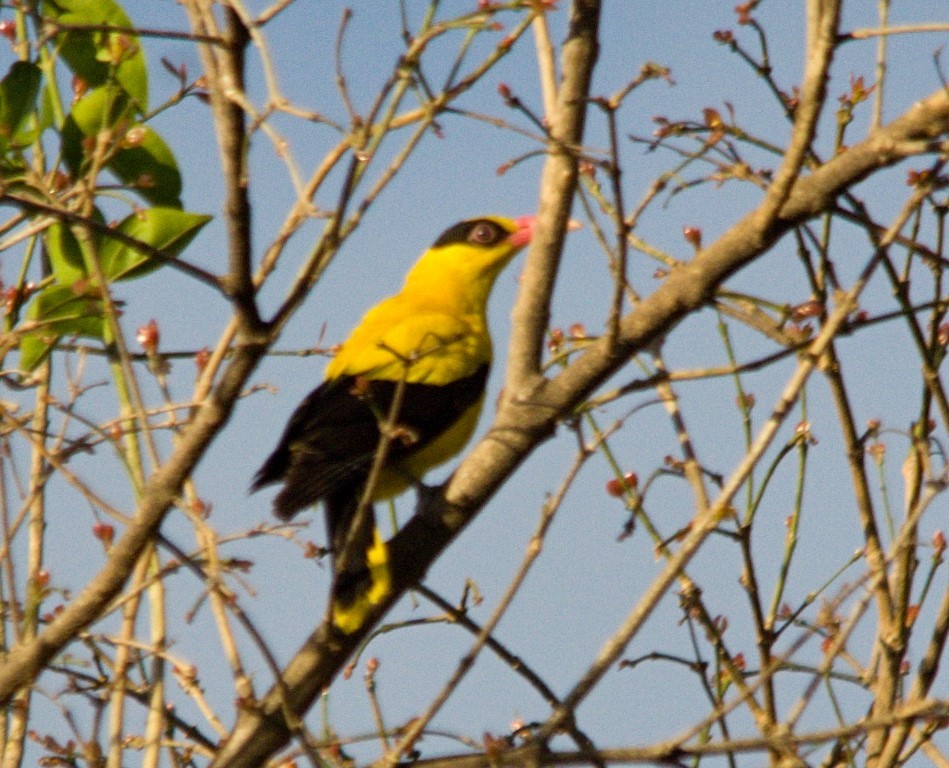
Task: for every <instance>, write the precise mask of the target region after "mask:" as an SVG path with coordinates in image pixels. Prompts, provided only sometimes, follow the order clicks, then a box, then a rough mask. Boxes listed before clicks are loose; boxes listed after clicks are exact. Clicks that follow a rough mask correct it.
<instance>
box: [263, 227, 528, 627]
mask: <svg viewBox="0 0 949 768" xmlns="http://www.w3.org/2000/svg"><path fill="white" fill-rule="evenodd" d="M533 228H534V217H532V216H525V217H522V218H519V219H507V218H502V217H499V216H486V217H484V218H480V219H472V220H470V221H463V222H461V223H460V224H456V225H455V226H453V227H451V228H449V229H447V230H446V231H445V232H443V233H442V234H441V236H440V237H439V238H438V239H437V240H436V241H435V244H434V245H433V246H432V247H431V248H429V249H428V250H427V251H425V253H424V254H422V256H421V258H420V259H419V260H418V262H417V263H416V265H415V266H414V267H413V268H412V269H411V271H410V272H409V273H408V275H407V276H406V278H405V284H404V285H403V286H402V290H401V291H399V293H397V294H395V295H394V296H390V297H389V298H387V299H385V300H383V301H382V302H380V303H379V304H377V305H376V306H375V307H373V308H372V309H370V310H369V311H368V312H367V313H366V315H365V316H364V317H363V319H362V321H361V322H360V323H359V325H357V326H356V328H355V329H354V330H353V332H352V333H351V334H350V336H349V338H348V339H346V341H344V342H343V344H342V346H341V347H340V348H339V351H338V352H337V354H336V356H335V357H334V358H333V360H332V361H331V362H330V364H329V366H328V367H327V369H326V377H325V381H324V382H323V384H321V385H320V386H319V387H318V388H317V389H315V390H314V391H313V392H311V393H310V394H309V395H308V396H307V397H306V398H305V399H304V400H303V402H302V403H300V405H299V406H298V407H297V409H296V411H295V412H294V413H293V415H292V416H291V417H290V421H289V423H288V424H287V427H286V429H285V430H284V433H283V436H282V437H281V438H280V442H279V443H278V445H277V448H276V449H275V450H274V452H273V453H272V454H271V455H270V457H269V458H268V459H267V461H266V462H265V463H264V465H263V466H262V467H261V468H260V470H259V471H258V472H257V475H256V476H255V478H254V483H253V490H257V489H259V488H261V487H263V486H265V485H269V484H270V483H277V482H282V483H283V488H282V489H281V490H280V492H279V493H278V494H277V496H276V499H275V500H274V513H275V514H276V515H277V517H279V518H281V519H283V520H288V519H290V518H291V517H293V516H294V515H295V514H296V513H297V512H299V511H300V510H301V509H304V508H306V507H309V506H313V505H315V504H317V503H318V502H320V501H322V502H323V504H324V506H325V510H326V527H327V535H328V538H329V545H330V547H331V549H332V551H333V555H334V559H335V563H334V571H335V577H334V584H333V589H332V596H331V602H332V615H333V622H334V624H335V625H336V627H337V628H338V629H340V630H341V631H342V632H344V633H347V634H349V633H351V632H354V631H356V630H357V629H358V628H359V627H360V626H362V624H363V623H364V621H365V616H366V613H367V611H368V610H369V609H370V608H371V607H372V606H373V605H375V604H377V603H378V602H379V601H380V600H382V599H383V598H384V597H385V596H386V595H387V594H388V593H389V591H390V589H391V576H390V573H389V567H388V553H387V549H386V546H385V543H384V542H383V540H382V538H381V537H380V535H379V533H378V531H377V530H376V528H375V519H374V515H373V511H372V508H371V507H369V508H368V509H366V510H359V506H360V501H361V499H362V498H363V496H364V495H366V494H367V492H368V498H369V500H370V501H376V500H380V499H387V498H391V497H392V496H395V495H397V494H399V493H401V492H402V491H404V490H405V489H406V488H408V487H409V486H411V485H415V484H418V483H420V482H421V479H422V477H423V476H424V475H425V473H426V472H427V471H428V470H429V469H431V468H432V467H435V466H437V465H439V464H441V463H443V462H445V461H447V460H448V459H450V458H451V457H452V456H454V455H455V454H457V453H458V452H459V451H460V450H461V449H462V448H463V447H464V446H465V444H466V443H467V442H468V440H469V438H470V437H471V434H472V432H473V431H474V428H475V425H476V424H477V421H478V416H479V414H480V412H481V405H482V402H483V400H484V391H485V384H486V382H487V378H488V371H489V369H490V366H491V358H492V351H491V336H490V334H489V332H488V325H487V318H486V316H485V313H486V308H487V302H488V296H489V295H490V293H491V289H492V288H493V286H494V282H495V279H496V278H497V276H498V275H499V274H500V272H501V270H502V269H504V267H505V266H507V264H508V262H510V261H511V259H512V258H513V257H514V256H515V255H516V254H517V253H518V251H520V250H521V249H522V248H523V247H524V246H525V245H527V243H529V242H530V239H531V236H532V235H533ZM393 404H395V406H396V407H395V408H393ZM383 435H386V437H385V439H383V437H382V436H383ZM380 450H381V451H383V452H384V453H383V454H382V455H383V457H384V458H383V459H382V461H381V463H380V464H379V466H378V467H377V471H376V473H375V476H374V477H373V483H372V487H371V488H367V483H368V482H369V481H370V475H372V474H373V472H372V470H373V465H374V463H378V462H376V457H377V455H380V454H379V452H380ZM357 512H359V514H358V515H357Z"/></svg>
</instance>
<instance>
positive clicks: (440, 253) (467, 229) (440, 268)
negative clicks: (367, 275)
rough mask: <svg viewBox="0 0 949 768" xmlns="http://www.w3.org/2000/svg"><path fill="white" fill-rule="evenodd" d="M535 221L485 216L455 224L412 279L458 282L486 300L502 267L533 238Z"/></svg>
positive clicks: (436, 244)
mask: <svg viewBox="0 0 949 768" xmlns="http://www.w3.org/2000/svg"><path fill="white" fill-rule="evenodd" d="M534 221H535V217H533V216H521V217H520V218H517V219H508V218H504V217H503V216H483V217H481V218H478V219H469V220H468V221H462V222H460V223H458V224H455V225H454V226H453V227H449V228H448V229H446V230H445V231H444V232H442V234H441V235H439V237H438V239H437V240H435V242H434V244H433V245H432V247H431V248H429V249H428V250H427V251H426V252H425V254H424V255H423V256H422V258H421V259H419V261H418V263H417V264H416V265H415V267H414V268H413V269H412V271H411V272H410V273H409V277H408V280H409V281H410V282H414V283H416V284H419V283H427V284H429V285H435V284H438V283H443V284H444V283H445V282H446V281H457V282H458V283H460V284H462V285H465V286H467V288H466V290H467V291H472V292H474V293H478V294H480V296H479V298H481V297H482V296H483V298H485V299H486V298H487V294H488V293H489V292H490V290H491V287H492V285H493V284H494V280H495V278H496V277H497V276H498V275H499V274H500V272H501V270H502V269H504V267H505V266H507V264H508V262H510V261H511V259H513V258H514V256H515V255H516V254H517V252H518V251H520V250H521V249H522V248H523V247H524V246H525V245H527V244H528V243H529V242H530V241H531V237H532V236H533V234H534ZM446 287H447V286H446ZM479 289H480V290H479Z"/></svg>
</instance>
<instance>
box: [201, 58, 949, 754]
mask: <svg viewBox="0 0 949 768" xmlns="http://www.w3.org/2000/svg"><path fill="white" fill-rule="evenodd" d="M565 79H566V75H565ZM581 125H582V123H581ZM947 136H949V94H947V93H946V92H945V91H938V92H936V93H934V94H933V95H931V96H930V97H928V98H926V99H924V100H922V101H920V102H918V103H917V104H916V105H914V106H913V107H912V108H911V109H910V110H909V111H908V112H907V113H906V114H905V115H903V116H902V117H900V118H899V119H897V120H895V121H894V122H893V123H890V124H889V125H887V126H885V127H883V128H881V129H879V130H877V131H874V132H873V133H872V134H871V135H870V136H869V137H868V138H867V139H866V140H864V141H863V142H860V143H859V144H857V145H855V146H853V147H852V148H850V149H848V150H847V151H846V152H845V153H843V154H841V155H838V156H837V157H835V158H833V159H832V160H830V161H829V162H827V163H826V164H825V165H823V166H822V167H820V168H818V169H817V170H815V171H814V172H813V173H811V174H810V175H807V176H805V177H802V178H799V179H798V180H797V181H796V182H795V183H794V184H793V186H792V187H791V190H790V193H789V194H788V196H787V199H786V202H785V203H784V205H783V206H782V207H781V209H780V212H779V214H778V215H777V216H772V217H762V216H761V215H760V213H759V211H758V210H756V211H753V212H752V213H750V214H748V215H747V216H745V217H744V218H743V219H741V220H740V221H739V222H738V223H736V224H735V225H734V226H733V227H732V228H731V229H729V231H728V232H726V233H725V234H724V235H723V236H722V237H721V238H720V239H719V240H717V241H716V242H714V243H712V244H711V245H709V246H708V247H707V248H705V249H703V250H702V251H701V252H699V253H698V254H696V256H695V258H694V260H693V261H692V262H691V263H690V264H688V265H685V266H682V267H680V268H677V269H674V270H673V271H672V273H671V274H670V276H669V278H668V279H667V280H666V282H665V283H664V284H663V285H662V286H660V287H659V288H658V289H657V290H656V291H655V293H653V294H652V295H651V296H649V297H647V298H645V299H644V300H643V301H642V303H641V304H640V305H639V306H638V307H637V308H636V309H635V310H634V311H633V312H631V313H629V314H628V315H627V316H626V317H624V318H623V320H622V322H621V324H620V329H619V330H620V333H619V337H618V339H616V340H607V339H603V340H601V341H599V342H596V343H593V344H592V345H591V346H590V347H589V349H588V350H587V351H586V352H584V353H583V354H582V355H581V356H580V357H578V358H577V359H576V360H575V361H574V362H572V363H571V364H570V365H569V367H567V368H566V369H565V370H564V371H563V372H562V373H561V374H560V375H558V376H557V377H556V378H554V379H550V380H545V379H540V380H539V381H538V382H537V384H536V385H534V386H531V387H530V391H529V396H524V395H523V393H518V395H517V396H508V397H507V398H505V400H504V401H503V403H502V405H501V408H500V410H499V412H498V415H497V418H496V420H495V422H494V425H493V426H492V428H491V430H490V431H489V433H488V434H487V435H486V436H485V437H484V438H483V439H482V440H481V441H480V442H479V443H478V444H477V445H476V446H475V447H474V449H473V450H472V451H471V453H470V454H469V455H468V456H467V457H466V459H465V460H464V461H463V462H462V464H461V465H460V466H459V468H458V471H457V472H456V473H455V474H454V475H453V477H452V479H451V480H450V481H449V483H448V484H447V485H446V487H445V488H444V499H443V500H435V501H434V502H431V501H430V502H429V503H428V504H427V505H426V508H424V509H422V510H421V511H420V514H418V515H416V516H415V517H414V518H413V519H412V520H410V521H409V522H408V524H407V525H406V526H405V527H404V528H403V529H402V530H401V531H400V532H399V533H398V535H397V536H396V537H395V538H394V539H393V540H392V542H391V544H390V554H391V557H392V567H393V571H394V584H393V592H392V594H391V595H390V596H389V597H388V598H387V599H386V600H385V601H384V603H382V604H381V605H379V606H377V608H376V611H375V612H374V614H373V616H372V620H371V621H370V622H369V623H368V624H367V625H366V626H365V627H364V628H363V629H362V630H360V631H359V632H356V633H354V634H352V635H349V636H340V635H338V634H336V633H334V632H333V631H332V630H331V628H330V627H328V626H326V625H323V626H320V627H319V628H317V630H316V631H315V632H314V633H313V634H312V635H311V636H310V637H309V638H308V639H307V640H306V642H305V643H304V645H303V647H302V648H301V649H300V651H299V652H298V653H297V654H296V656H295V657H294V658H293V659H292V660H291V662H290V663H289V665H288V666H287V668H286V671H285V674H284V677H283V681H282V685H280V686H275V687H274V688H273V689H271V691H270V692H269V693H268V694H267V695H266V696H265V697H264V698H263V699H262V700H261V701H260V702H259V703H258V706H257V707H255V708H253V709H247V710H245V711H244V712H243V713H242V715H241V717H240V719H239V721H238V723H237V725H236V726H235V728H234V730H233V732H232V733H231V735H230V737H229V738H228V740H227V743H226V744H225V745H224V746H223V747H222V750H221V752H220V753H219V754H218V756H217V758H216V759H215V761H214V762H213V763H212V765H213V766H214V768H223V767H224V766H227V768H239V767H240V768H251V766H257V765H260V764H261V762H262V761H263V760H265V759H266V758H267V757H268V756H269V755H271V754H273V753H274V752H275V751H276V750H277V749H279V748H280V747H282V746H283V745H284V744H285V743H286V741H287V739H288V738H289V737H290V735H291V732H290V729H289V727H288V725H287V722H286V718H285V715H284V712H285V711H286V712H289V713H292V715H293V716H298V715H301V714H303V713H304V712H305V711H306V710H307V709H308V707H309V706H310V704H311V703H312V702H313V701H314V699H315V698H316V696H318V695H319V693H320V692H321V691H322V690H323V689H324V688H325V687H326V686H327V685H328V684H329V683H330V682H331V681H332V680H333V678H334V677H335V676H336V675H337V674H338V673H339V671H340V670H341V669H342V668H343V666H344V665H345V663H346V661H347V659H348V658H349V656H350V655H351V653H352V652H353V651H354V650H355V648H356V647H357V646H358V645H359V644H360V643H361V642H362V640H363V639H364V637H365V635H366V634H367V633H368V632H369V631H370V630H371V627H372V624H374V623H375V620H378V619H379V618H381V617H382V616H383V615H384V614H385V613H386V611H388V610H389V608H391V607H392V606H393V605H394V604H395V602H396V601H397V600H398V599H399V598H400V597H401V596H402V594H403V593H404V592H405V591H406V590H407V589H409V588H411V586H412V585H413V584H415V583H417V582H418V581H420V580H421V579H422V578H423V577H424V575H425V572H426V571H427V570H428V568H429V566H430V565H431V564H432V563H433V562H434V561H435V560H436V558H437V557H438V556H439V555H440V554H441V552H442V551H443V550H444V549H445V547H447V546H448V544H449V543H450V542H451V541H452V539H454V537H455V536H457V535H458V533H460V531H461V530H462V529H463V528H464V527H465V526H466V525H467V524H468V523H469V522H471V521H472V520H473V519H474V517H475V516H476V515H477V514H478V512H479V511H480V510H481V508H482V507H483V506H484V505H485V504H486V503H487V501H488V500H489V499H490V498H491V497H492V496H493V494H494V493H495V492H496V491H497V490H498V488H499V487H500V486H501V485H502V484H503V483H504V481H506V480H507V478H508V477H510V475H511V474H512V473H513V472H514V471H515V470H516V469H517V467H518V466H519V465H520V463H521V462H522V461H523V460H524V459H525V458H526V457H527V456H528V455H529V454H530V452H531V451H532V450H533V449H534V448H535V447H537V445H538V444H540V443H541V442H542V441H543V440H545V439H546V438H548V437H550V436H551V435H552V434H553V433H554V430H555V428H556V425H557V422H558V421H559V420H560V419H562V418H563V417H564V416H565V415H567V414H569V413H570V412H571V411H572V410H573V409H574V408H575V407H576V406H577V405H579V404H580V403H582V402H583V400H584V399H585V398H586V397H588V396H589V395H590V394H591V393H592V392H593V391H594V390H595V389H596V388H597V387H598V386H600V385H601V384H602V383H603V382H605V381H606V380H607V379H608V378H609V377H610V376H612V375H613V374H614V373H615V372H616V371H617V370H619V368H620V367H622V366H623V365H624V364H625V363H626V362H627V361H628V360H629V358H630V357H631V356H632V355H634V354H636V353H637V352H638V351H640V350H642V349H644V348H646V347H648V346H649V344H650V343H651V342H652V341H654V340H655V339H657V338H659V337H660V336H662V335H664V334H667V333H668V332H669V331H670V330H671V329H672V328H673V327H675V325H676V324H677V323H678V322H679V321H681V320H682V319H683V318H685V317H686V316H687V315H688V314H689V313H691V312H694V311H696V310H698V309H700V308H701V307H702V306H704V305H705V303H706V302H707V301H708V300H709V298H710V297H711V296H712V295H713V294H714V292H715V290H716V289H717V288H718V287H719V286H720V285H721V284H722V283H723V282H724V281H725V280H726V279H727V278H728V277H730V276H731V275H733V274H734V273H735V272H737V271H738V270H740V269H741V268H742V267H744V266H745V265H747V264H749V263H751V262H752V261H754V260H755V259H756V258H758V257H760V256H761V255H763V254H764V253H765V252H767V251H768V250H769V249H770V248H771V246H772V245H774V244H775V242H777V240H778V239H779V238H780V237H781V236H782V235H783V234H785V233H786V232H787V231H789V230H790V229H791V228H792V227H794V226H796V225H797V224H800V223H802V222H804V221H807V220H808V219H810V218H813V217H814V216H816V215H818V214H820V213H822V212H824V211H826V210H829V209H830V208H831V207H832V206H833V205H834V201H835V200H836V198H837V196H838V195H839V194H841V192H843V191H844V190H846V189H848V188H850V187H852V186H853V185H855V184H857V183H859V182H860V181H861V180H863V179H865V178H866V177H867V176H869V175H870V174H872V173H873V172H875V171H878V170H880V169H883V168H886V167H888V166H891V165H893V164H894V163H897V162H899V161H900V160H903V159H905V158H907V157H912V156H914V155H919V154H923V153H927V152H940V151H947V150H949V140H947V139H946V137H947ZM548 162H549V163H558V162H560V160H559V159H558V158H557V157H551V158H550V159H549V160H548ZM572 180H573V179H572V177H571V176H570V175H569V174H562V175H560V176H559V178H556V177H555V178H553V179H552V181H551V183H552V184H553V183H557V184H563V185H565V189H566V190H568V194H569V193H570V192H572V186H571V183H572ZM548 194H550V195H553V194H554V193H553V191H550V192H548ZM542 226H549V225H546V224H545V225H542ZM543 243H544V245H543V247H541V246H540V245H538V246H537V247H535V248H532V250H531V253H530V255H529V259H530V260H536V261H544V260H546V259H550V260H551V262H553V263H556V259H557V254H558V253H559V250H558V251H557V252H556V253H550V252H548V251H547V250H546V248H554V247H555V246H557V243H556V242H554V240H544V241H543ZM549 285H550V286H551V289H552V281H551V282H550V283H549ZM524 286H525V288H524V290H526V291H530V290H532V288H531V287H530V283H529V281H528V280H527V279H526V278H525V281H524ZM548 295H549V294H548ZM545 317H546V316H545ZM610 341H613V342H614V343H609V342H610ZM519 349H520V351H517V350H515V351H513V352H512V354H513V355H516V354H523V355H525V356H526V355H529V354H530V352H529V345H525V346H524V347H521V348H519ZM284 708H286V709H284Z"/></svg>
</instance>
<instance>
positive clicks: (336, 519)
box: [326, 494, 392, 635]
mask: <svg viewBox="0 0 949 768" xmlns="http://www.w3.org/2000/svg"><path fill="white" fill-rule="evenodd" d="M358 507H359V496H358V495H353V494H348V495H347V496H346V498H335V499H327V502H326V515H327V527H328V529H329V532H330V541H331V542H332V546H333V588H332V592H331V595H330V600H331V605H332V607H331V610H332V616H333V625H334V626H335V627H336V628H337V629H338V630H340V631H341V632H343V633H344V634H347V635H349V634H352V633H353V632H355V631H356V630H358V629H359V628H360V627H362V626H363V624H365V622H366V618H367V616H368V615H369V612H370V611H371V610H372V608H373V607H374V606H376V605H378V604H379V603H380V602H381V601H382V600H383V599H385V597H386V596H387V595H388V594H389V592H390V591H391V590H392V574H391V571H390V569H389V549H388V547H387V546H386V543H385V541H384V540H383V538H382V535H381V534H380V533H379V530H378V528H376V521H375V512H374V510H373V508H372V506H370V507H369V508H368V509H366V510H365V511H364V512H363V513H362V514H361V515H359V518H360V519H357V515H356V513H357V511H358Z"/></svg>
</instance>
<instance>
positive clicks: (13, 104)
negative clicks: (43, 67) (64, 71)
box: [0, 61, 41, 149]
mask: <svg viewBox="0 0 949 768" xmlns="http://www.w3.org/2000/svg"><path fill="white" fill-rule="evenodd" d="M40 79H41V74H40V68H39V67H37V66H36V65H35V64H33V63H31V62H28V61H18V62H16V63H14V64H13V66H11V67H10V71H9V72H7V74H6V76H5V77H4V78H3V80H0V142H2V143H3V148H4V149H6V146H7V143H8V142H9V141H10V139H11V138H12V137H13V136H14V135H16V133H17V132H18V131H19V130H20V128H21V127H22V125H23V123H24V121H25V120H26V118H27V117H28V116H29V115H30V113H31V112H32V111H33V107H34V105H35V104H36V95H37V93H39V88H40Z"/></svg>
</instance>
